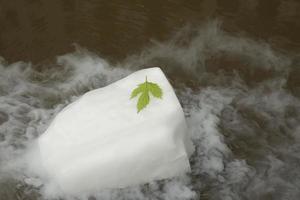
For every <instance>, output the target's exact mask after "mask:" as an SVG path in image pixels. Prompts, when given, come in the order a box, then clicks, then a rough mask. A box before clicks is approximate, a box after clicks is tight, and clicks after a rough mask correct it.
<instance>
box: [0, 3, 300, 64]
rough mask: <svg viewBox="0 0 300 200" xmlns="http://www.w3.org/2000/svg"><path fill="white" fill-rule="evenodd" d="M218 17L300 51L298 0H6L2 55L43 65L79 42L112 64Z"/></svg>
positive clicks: (1, 10)
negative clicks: (151, 40)
mask: <svg viewBox="0 0 300 200" xmlns="http://www.w3.org/2000/svg"><path fill="white" fill-rule="evenodd" d="M215 18H217V19H219V20H220V21H222V23H223V28H224V29H225V30H226V31H229V32H232V33H234V34H240V35H246V36H249V37H251V38H254V39H257V40H263V41H267V42H268V43H269V44H271V45H272V46H273V47H275V48H280V49H281V50H285V51H291V52H299V50H300V20H299V19H300V1H297V0H165V1H156V0H135V1H134V0H126V1H124V0H109V1H101V0H86V1H82V0H1V1H0V25H1V30H0V55H1V56H3V57H4V58H5V59H6V60H8V61H10V62H13V61H19V60H22V61H31V62H35V63H36V62H41V61H44V60H49V59H51V58H54V57H55V56H57V55H61V54H64V53H66V52H70V51H72V50H73V46H72V44H73V43H77V44H79V45H80V46H82V47H85V48H87V49H89V50H90V51H94V52H97V53H98V54H101V55H103V56H104V57H106V58H110V59H111V60H115V59H122V58H124V57H126V56H127V55H129V54H132V53H133V52H138V51H140V50H141V49H142V48H144V47H145V46H147V45H148V44H149V42H150V39H155V40H159V41H163V40H165V39H168V38H169V37H170V35H172V33H174V32H176V31H177V30H178V29H180V28H181V27H182V26H185V25H186V24H191V25H193V26H194V25H196V26H197V25H199V24H201V23H202V22H203V21H205V20H207V19H215Z"/></svg>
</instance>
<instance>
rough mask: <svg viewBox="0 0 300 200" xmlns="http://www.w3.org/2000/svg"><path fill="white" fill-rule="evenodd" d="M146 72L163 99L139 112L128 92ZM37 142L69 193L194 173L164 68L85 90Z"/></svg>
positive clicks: (183, 125) (180, 114)
mask: <svg viewBox="0 0 300 200" xmlns="http://www.w3.org/2000/svg"><path fill="white" fill-rule="evenodd" d="M146 76H147V79H148V81H150V82H155V83H158V84H159V86H160V87H161V88H162V90H163V98H162V99H157V98H153V96H151V101H150V103H149V105H148V106H147V107H146V108H145V109H143V110H142V111H141V112H139V113H137V108H136V103H137V99H138V98H134V99H130V94H131V91H132V90H133V89H134V88H136V86H137V85H138V84H140V83H143V82H144V81H145V77H146ZM38 144H39V148H40V153H41V158H42V164H43V166H44V167H45V169H46V171H47V172H48V174H49V176H50V177H51V179H52V180H53V181H55V182H56V183H57V184H58V185H59V186H60V187H61V189H62V190H63V191H64V192H66V193H74V192H76V193H79V192H90V191H95V190H98V189H102V188H122V187H127V186H131V185H138V184H142V183H147V182H149V181H153V180H158V179H165V178H171V177H174V176H178V175H181V174H184V173H186V172H189V171H190V165H189V160H188V154H189V153H191V151H192V149H191V142H190V141H189V139H188V138H187V136H186V122H185V118H184V114H183V111H182V108H181V106H180V104H179V102H178V99H177V97H176V95H175V93H174V91H173V89H172V86H171V85H170V83H169V82H168V80H167V79H166V77H165V75H164V74H163V72H162V71H161V70H160V68H149V69H144V70H140V71H137V72H135V73H133V74H131V75H129V76H127V77H126V78H123V79H122V80H119V81H117V82H115V83H113V84H111V85H108V86H106V87H103V88H100V89H96V90H92V91H90V92H87V93H86V94H84V95H83V96H82V97H81V98H79V99H78V100H76V101H75V102H73V103H71V104H70V105H68V106H67V107H66V108H64V109H63V110H62V111H61V112H60V113H59V114H58V115H57V116H56V117H55V119H54V120H53V122H52V123H51V125H50V126H49V128H48V129H47V131H46V132H45V133H44V134H43V135H42V136H41V137H40V138H39V139H38ZM187 148H188V149H187Z"/></svg>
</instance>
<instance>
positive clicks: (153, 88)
mask: <svg viewBox="0 0 300 200" xmlns="http://www.w3.org/2000/svg"><path fill="white" fill-rule="evenodd" d="M148 88H149V91H150V92H151V94H152V95H153V96H154V97H156V98H160V99H161V98H162V90H161V88H160V87H159V86H158V85H157V84H156V83H151V82H148Z"/></svg>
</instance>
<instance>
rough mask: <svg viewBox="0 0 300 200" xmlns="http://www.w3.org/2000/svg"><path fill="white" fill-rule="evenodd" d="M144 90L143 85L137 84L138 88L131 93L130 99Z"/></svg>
mask: <svg viewBox="0 0 300 200" xmlns="http://www.w3.org/2000/svg"><path fill="white" fill-rule="evenodd" d="M144 90H145V85H144V84H139V86H138V87H137V88H135V89H134V90H133V91H132V93H131V97H130V98H131V99H132V98H134V97H136V96H137V95H139V94H140V93H143V91H144Z"/></svg>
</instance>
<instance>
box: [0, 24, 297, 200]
mask: <svg viewBox="0 0 300 200" xmlns="http://www.w3.org/2000/svg"><path fill="white" fill-rule="evenodd" d="M299 64H300V60H299V57H297V55H294V54H288V53H282V52H279V51H277V50H274V49H272V47H271V46H270V45H269V44H268V43H265V42H262V41H256V40H255V39H251V38H249V37H242V36H237V35H233V34H231V33H228V32H226V31H224V30H223V29H222V24H221V22H220V21H218V20H210V21H209V22H207V23H206V24H204V25H202V26H199V27H189V26H186V27H184V28H182V29H181V30H180V31H178V32H176V34H175V35H174V36H173V37H171V38H169V39H168V40H167V41H164V42H157V41H153V43H152V45H150V46H148V47H147V48H145V49H143V50H142V51H140V52H138V53H136V54H132V55H129V56H128V57H127V58H126V59H124V60H122V61H120V62H117V63H114V64H111V63H110V62H109V61H108V60H107V59H106V58H105V57H100V56H99V55H97V54H95V53H93V52H90V51H89V50H88V49H84V47H77V48H76V50H75V51H74V52H71V53H68V54H65V55H62V56H58V57H57V59H56V62H55V63H51V64H47V65H46V64H45V65H44V66H42V67H36V66H35V65H33V64H30V63H25V62H17V63H13V64H8V63H6V61H5V58H3V59H2V61H1V65H0V199H7V200H13V199H59V198H61V199H104V200H106V199H111V200H118V199H120V200H121V199H130V200H131V199H137V200H138V199H151V200H155V199H157V200H159V199H166V200H176V199H178V200H189V199H195V200H196V199H201V200H204V199H210V200H211V199H212V200H215V199H216V200H219V199H222V200H235V199H237V200H238V199H272V200H273V199H274V200H276V199H278V200H279V199H286V200H289V199H291V200H296V199H300V170H299V166H300V123H299V122H300V101H299V97H300V89H299V88H300V85H299V84H298V82H297V80H298V78H299V77H300V71H299V67H300V66H299ZM152 66H159V67H161V68H162V70H163V71H164V72H165V73H166V75H167V77H168V78H169V79H170V82H171V83H172V85H173V86H174V88H175V90H176V94H177V96H178V98H179V99H180V101H181V104H182V106H183V109H184V112H185V115H186V120H187V123H188V134H189V136H190V137H191V138H192V141H193V143H194V145H195V147H196V150H195V153H194V154H193V155H192V157H191V159H190V161H191V168H192V172H191V173H190V174H187V175H186V176H185V177H180V178H174V179H170V180H163V181H156V182H152V183H149V184H146V185H141V186H136V187H131V188H127V189H122V190H119V189H116V190H102V191H99V192H98V193H96V194H82V196H80V197H70V196H65V195H64V194H62V193H60V191H57V190H56V189H53V188H51V186H49V185H48V184H47V180H45V179H44V177H43V173H44V172H42V171H36V168H34V167H33V166H32V163H31V162H33V161H34V160H35V159H32V157H35V156H36V155H31V154H29V153H28V152H30V149H31V148H32V147H33V146H34V140H35V139H36V138H37V137H38V136H39V135H41V134H42V133H43V132H44V131H45V129H46V128H47V126H48V125H49V123H50V122H51V120H52V119H53V118H54V116H55V115H56V114H57V113H58V112H59V111H60V110H61V109H62V108H64V107H65V106H66V105H68V104H69V103H71V102H72V101H74V100H76V99H77V98H78V97H80V96H81V95H82V94H84V93H85V92H87V91H89V90H92V89H96V88H99V87H103V86H105V85H108V84H110V83H112V82H114V81H116V80H119V79H120V78H122V77H125V76H126V75H128V74H130V73H132V72H134V71H135V70H138V69H142V68H145V67H152ZM28 160H29V162H28ZM34 166H35V165H34Z"/></svg>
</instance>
